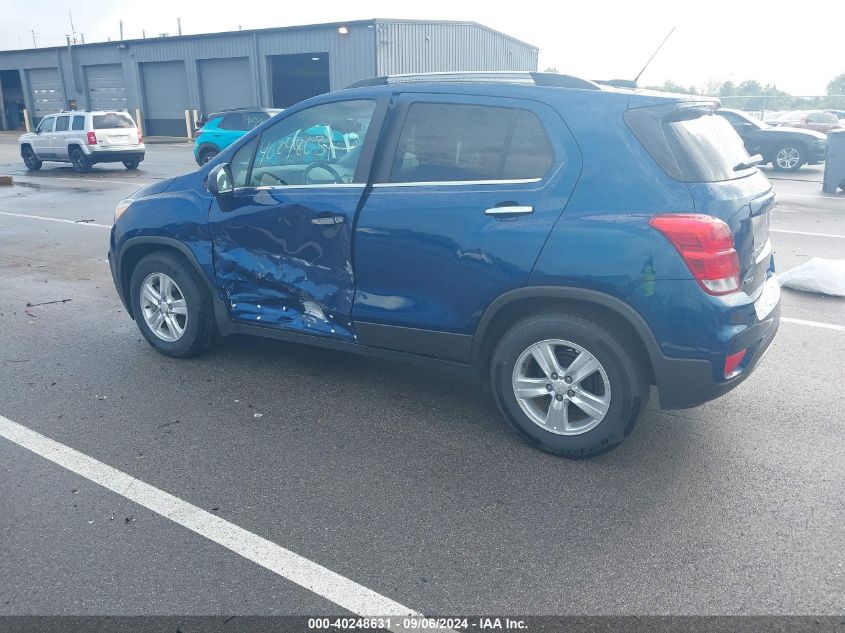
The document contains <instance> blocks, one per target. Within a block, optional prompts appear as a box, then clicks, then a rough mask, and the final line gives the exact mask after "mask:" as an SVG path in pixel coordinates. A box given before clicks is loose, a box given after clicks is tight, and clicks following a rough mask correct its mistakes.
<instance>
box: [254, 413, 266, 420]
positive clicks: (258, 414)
mask: <svg viewBox="0 0 845 633" xmlns="http://www.w3.org/2000/svg"><path fill="white" fill-rule="evenodd" d="M263 417H264V414H263V413H256V414H255V415H253V416H252V418H253V419H254V420H258V419H260V418H263Z"/></svg>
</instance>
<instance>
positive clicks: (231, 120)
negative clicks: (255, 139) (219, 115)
mask: <svg viewBox="0 0 845 633" xmlns="http://www.w3.org/2000/svg"><path fill="white" fill-rule="evenodd" d="M217 127H219V128H220V129H221V130H236V131H239V132H242V131H244V130H246V129H247V128H245V127H244V115H243V113H242V112H238V113H237V114H227V115H226V116H224V117H223V120H222V121H220V123H219V124H218V125H217Z"/></svg>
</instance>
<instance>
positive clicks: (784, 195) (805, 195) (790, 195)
mask: <svg viewBox="0 0 845 633" xmlns="http://www.w3.org/2000/svg"><path fill="white" fill-rule="evenodd" d="M800 182H806V181H800ZM784 198H826V199H828V200H845V196H837V195H833V196H824V195H821V194H818V195H815V196H814V195H810V194H809V193H781V192H778V200H783V199H784Z"/></svg>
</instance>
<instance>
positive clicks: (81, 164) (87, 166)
mask: <svg viewBox="0 0 845 633" xmlns="http://www.w3.org/2000/svg"><path fill="white" fill-rule="evenodd" d="M70 162H71V163H72V164H73V169H74V170H75V171H76V172H77V173H80V174H84V173H87V172H89V171H91V161H90V160H89V159H88V157H87V156H86V155H85V152H83V151H82V150H81V149H75V150H73V151H72V152H71V153H70Z"/></svg>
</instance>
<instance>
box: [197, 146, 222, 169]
mask: <svg viewBox="0 0 845 633" xmlns="http://www.w3.org/2000/svg"><path fill="white" fill-rule="evenodd" d="M219 153H220V152H218V151H217V150H215V149H204V150H202V151H201V152H200V165H205V164H206V163H207V162H208V161H210V160H211V159H212V158H214V157H215V156H217V154H219Z"/></svg>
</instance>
